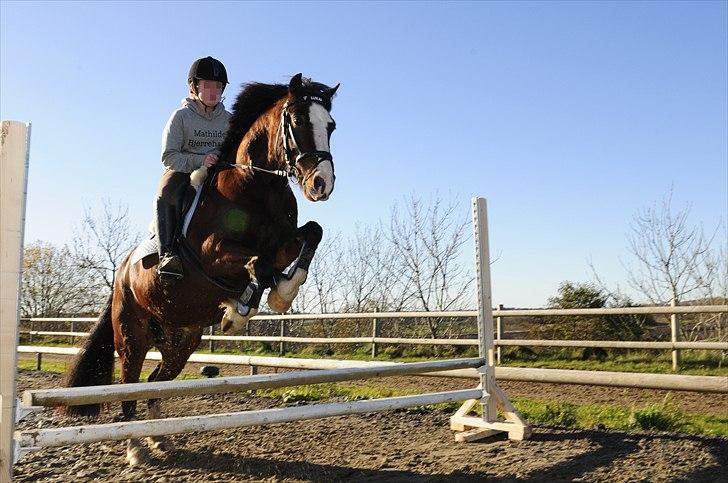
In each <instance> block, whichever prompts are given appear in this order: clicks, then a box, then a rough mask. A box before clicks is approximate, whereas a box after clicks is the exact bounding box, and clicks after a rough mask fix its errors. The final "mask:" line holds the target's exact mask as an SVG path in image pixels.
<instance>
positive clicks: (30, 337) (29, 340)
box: [28, 320, 34, 345]
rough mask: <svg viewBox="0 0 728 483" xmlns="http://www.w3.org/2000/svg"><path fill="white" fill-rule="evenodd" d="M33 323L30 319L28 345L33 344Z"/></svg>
mask: <svg viewBox="0 0 728 483" xmlns="http://www.w3.org/2000/svg"><path fill="white" fill-rule="evenodd" d="M33 325H34V323H33V321H32V320H31V321H30V332H31V333H30V335H29V336H28V345H33V330H34V329H33Z"/></svg>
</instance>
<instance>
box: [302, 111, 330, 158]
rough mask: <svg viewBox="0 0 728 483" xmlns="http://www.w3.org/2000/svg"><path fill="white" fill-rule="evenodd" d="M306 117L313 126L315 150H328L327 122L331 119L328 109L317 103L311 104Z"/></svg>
mask: <svg viewBox="0 0 728 483" xmlns="http://www.w3.org/2000/svg"><path fill="white" fill-rule="evenodd" d="M308 119H309V120H310V121H311V125H312V126H313V142H314V145H315V146H316V151H326V152H327V153H328V152H329V123H330V122H332V121H333V119H332V118H331V115H329V111H327V110H326V108H325V107H324V106H322V105H321V104H318V103H313V104H311V108H310V109H309V111H308Z"/></svg>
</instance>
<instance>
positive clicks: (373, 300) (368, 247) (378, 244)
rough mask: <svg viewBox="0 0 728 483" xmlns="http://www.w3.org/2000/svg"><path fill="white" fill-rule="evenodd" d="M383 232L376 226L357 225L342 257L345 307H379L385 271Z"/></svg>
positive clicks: (368, 308) (352, 310)
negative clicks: (382, 264)
mask: <svg viewBox="0 0 728 483" xmlns="http://www.w3.org/2000/svg"><path fill="white" fill-rule="evenodd" d="M382 242H383V234H382V232H381V229H380V228H379V227H378V226H376V227H374V228H371V227H364V228H361V227H357V229H356V232H355V233H354V235H353V237H351V238H350V239H349V240H348V243H347V244H346V247H345V248H344V251H343V256H342V257H341V276H342V277H341V284H342V288H343V294H342V295H343V300H344V307H343V309H344V310H345V311H347V312H362V311H365V310H376V309H377V308H378V305H379V304H378V303H377V302H380V300H379V298H380V297H382V290H381V287H380V285H379V284H380V281H381V277H380V276H378V275H379V272H380V271H381V270H382V268H383V267H382V266H380V263H381V262H382V256H381V254H382V252H381V250H382V248H384V247H383V243H382Z"/></svg>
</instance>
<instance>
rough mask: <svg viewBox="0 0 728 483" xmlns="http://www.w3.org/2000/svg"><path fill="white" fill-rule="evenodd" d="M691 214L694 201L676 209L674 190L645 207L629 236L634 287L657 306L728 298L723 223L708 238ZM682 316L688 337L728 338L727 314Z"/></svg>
mask: <svg viewBox="0 0 728 483" xmlns="http://www.w3.org/2000/svg"><path fill="white" fill-rule="evenodd" d="M689 215H690V206H689V205H686V206H685V207H684V208H682V209H679V210H677V211H675V210H674V209H673V207H672V190H670V191H669V192H668V194H667V195H666V196H665V197H664V198H663V200H662V202H661V204H660V205H659V206H658V205H657V204H656V205H654V206H652V207H650V208H647V209H644V210H641V211H640V212H638V213H637V215H635V217H634V219H633V220H632V223H631V225H630V229H631V231H630V233H629V235H628V237H627V238H628V242H629V252H630V255H631V256H632V258H633V261H634V263H632V264H631V265H629V266H627V265H625V270H626V271H627V276H628V282H629V284H630V285H631V286H632V288H634V289H635V290H637V291H638V292H639V293H640V294H641V295H643V296H644V297H645V298H646V299H648V300H649V301H650V302H651V303H653V304H656V305H663V304H667V303H669V302H670V301H671V300H674V301H675V303H676V304H679V303H680V302H683V303H686V302H689V303H701V304H711V303H725V301H726V295H727V293H726V291H727V289H726V286H727V285H728V282H726V278H727V277H728V266H727V263H726V254H725V253H726V249H725V246H723V247H721V248H720V249H719V250H717V251H716V250H714V249H713V242H714V241H715V239H716V235H717V234H718V233H719V232H720V226H721V225H720V224H718V226H717V227H716V229H715V230H714V231H713V233H712V234H711V235H710V236H706V235H705V234H704V231H703V228H702V226H701V225H698V224H690V222H689ZM726 240H728V238H727V239H726ZM623 265H624V263H623ZM681 319H682V323H681V324H680V331H681V337H682V338H683V339H684V340H697V339H716V338H717V339H718V340H723V339H725V338H726V325H727V322H726V317H725V315H724V314H717V315H711V314H701V315H697V316H683V317H682V318H681Z"/></svg>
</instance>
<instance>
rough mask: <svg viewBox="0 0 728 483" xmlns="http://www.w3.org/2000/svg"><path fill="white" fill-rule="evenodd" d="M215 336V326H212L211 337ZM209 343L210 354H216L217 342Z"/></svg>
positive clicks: (211, 341)
mask: <svg viewBox="0 0 728 483" xmlns="http://www.w3.org/2000/svg"><path fill="white" fill-rule="evenodd" d="M214 334H215V326H214V325H211V326H210V335H211V336H212V335H214ZM209 342H210V343H209V344H208V348H209V349H210V352H215V341H214V340H212V339H210V341H209Z"/></svg>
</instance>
